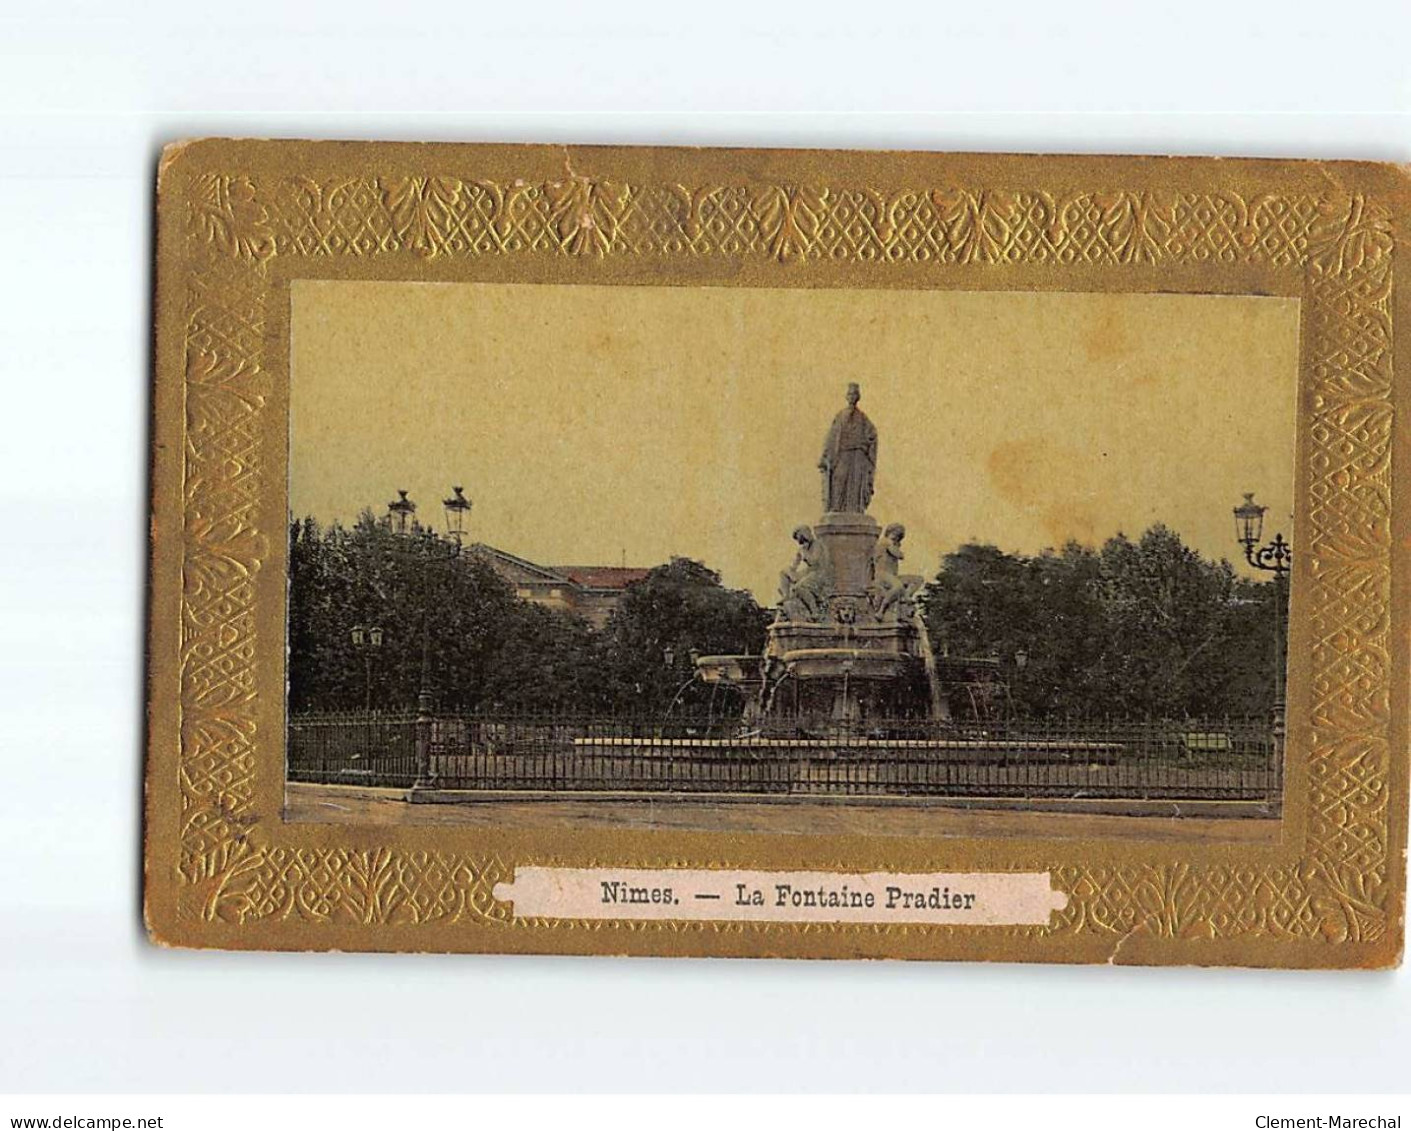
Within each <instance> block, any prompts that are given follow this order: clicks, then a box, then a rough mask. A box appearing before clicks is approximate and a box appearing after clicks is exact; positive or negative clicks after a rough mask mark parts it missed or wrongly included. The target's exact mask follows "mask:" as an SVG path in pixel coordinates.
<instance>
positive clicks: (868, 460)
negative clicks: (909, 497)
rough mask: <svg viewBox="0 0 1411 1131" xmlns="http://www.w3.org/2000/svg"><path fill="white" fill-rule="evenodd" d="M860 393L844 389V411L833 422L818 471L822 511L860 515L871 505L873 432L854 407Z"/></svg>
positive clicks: (874, 462) (874, 465) (852, 387)
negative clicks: (821, 493)
mask: <svg viewBox="0 0 1411 1131" xmlns="http://www.w3.org/2000/svg"><path fill="white" fill-rule="evenodd" d="M861 397H862V392H861V390H860V389H859V388H858V386H857V383H856V382H854V383H852V384H850V385H848V407H847V408H845V409H843V411H842V412H840V413H838V415H837V416H835V417H834V418H833V426H832V427H831V428H829V429H828V438H827V439H826V440H825V441H824V442H823V455H822V456H821V457H820V458H819V461H818V469H819V471H821V472H822V473H823V509H824V511H826V512H828V513H837V512H851V513H854V514H862V513H864V512H866V510H867V507H868V505H869V504H870V503H871V502H872V482H873V478H874V476H875V474H876V471H877V429H876V427H875V426H874V425H873V423H872V421H870V420H868V419H867V414H866V413H864V412H863V411H862V409H860V408H858V407H857V402H858V401H859V400H860V399H861Z"/></svg>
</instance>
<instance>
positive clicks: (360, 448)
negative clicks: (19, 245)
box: [145, 140, 1411, 968]
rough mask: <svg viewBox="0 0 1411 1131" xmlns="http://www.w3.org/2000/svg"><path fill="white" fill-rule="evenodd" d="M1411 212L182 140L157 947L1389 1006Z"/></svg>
mask: <svg viewBox="0 0 1411 1131" xmlns="http://www.w3.org/2000/svg"><path fill="white" fill-rule="evenodd" d="M1408 205H1411V192H1408V181H1407V178H1406V175H1405V173H1404V171H1402V170H1400V169H1397V168H1394V167H1390V166H1378V165H1368V164H1353V163H1336V162H1333V163H1317V162H1294V161H1231V160H1220V161H1216V160H1202V159H1174V158H1173V159H1152V158H1119V157H1113V158H1099V157H1020V156H973V155H949V154H936V153H858V152H826V151H761V150H755V151H750V150H725V149H721V150H699V149H696V150H673V149H631V148H607V149H598V148H579V147H570V148H568V149H563V148H551V147H542V146H479V145H423V144H417V145H411V144H381V143H378V144H373V143H332V142H312V141H310V142H263V141H231V140H205V141H196V142H190V143H184V144H179V145H173V146H171V147H169V148H168V150H167V151H166V153H165V154H164V155H163V158H162V161H161V167H160V170H159V175H158V229H159V234H158V247H157V267H156V272H157V303H156V329H155V341H156V351H155V358H156V363H155V366H156V373H155V393H154V452H153V501H152V575H151V623H150V651H149V656H150V661H149V721H150V727H149V752H148V768H147V820H146V850H145V851H146V869H147V878H146V914H147V922H148V926H149V930H150V932H151V934H152V936H153V938H154V939H155V940H157V941H159V942H162V943H166V944H171V945H181V946H196V947H222V948H265V949H300V950H325V949H339V950H349V949H360V950H379V951H385V950H404V951H468V952H501V953H512V952H539V953H564V954H622V955H681V956H716V955H718V956H778V957H832V958H842V957H888V958H919V959H991V960H995V959H998V960H1007V961H1021V962H1097V963H1103V962H1106V963H1138V964H1171V963H1180V964H1200V965H1219V964H1233V965H1254V966H1278V967H1351V968H1375V967H1385V966H1388V965H1394V964H1395V963H1396V962H1398V961H1399V959H1400V953H1401V948H1402V940H1403V932H1404V900H1405V880H1406V865H1405V846H1406V818H1407V758H1406V750H1407V729H1406V728H1407V687H1408V681H1407V678H1406V676H1407V667H1406V661H1407V629H1408V624H1409V623H1411V622H1409V621H1408V610H1407V596H1408V590H1407V584H1406V580H1405V579H1406V578H1407V577H1411V572H1408V568H1407V566H1408V562H1407V554H1408V546H1411V541H1408V534H1409V533H1411V521H1408V520H1409V519H1411V507H1408V505H1407V503H1406V502H1405V501H1404V500H1402V498H1401V494H1402V489H1401V486H1400V482H1401V479H1402V478H1403V475H1402V467H1403V464H1404V463H1405V460H1406V457H1407V455H1408V454H1411V448H1408V445H1409V444H1411V440H1408V436H1411V433H1408V431H1407V428H1406V425H1405V424H1404V422H1403V421H1402V420H1401V419H1400V418H1398V417H1397V416H1396V414H1395V406H1396V403H1397V399H1398V397H1399V395H1400V391H1401V389H1402V388H1404V387H1405V385H1406V381H1407V377H1406V374H1407V372H1408V363H1407V361H1406V359H1405V355H1406V353H1407V350H1406V349H1405V348H1403V349H1402V351H1401V353H1400V354H1398V352H1397V346H1396V344H1395V340H1394V334H1393V329H1394V327H1395V326H1396V324H1397V323H1398V322H1402V321H1406V320H1407V319H1408V318H1411V310H1408V302H1407V298H1406V294H1405V292H1404V289H1399V288H1398V287H1397V286H1396V279H1395V273H1394V266H1395V263H1396V255H1397V248H1398V246H1399V244H1400V243H1401V233H1402V231H1403V230H1404V224H1405V221H1406V218H1407V216H1408V214H1411V213H1408ZM1408 342H1411V337H1408ZM1398 357H1400V358H1402V360H1401V361H1400V362H1399V363H1398V362H1397V358H1398Z"/></svg>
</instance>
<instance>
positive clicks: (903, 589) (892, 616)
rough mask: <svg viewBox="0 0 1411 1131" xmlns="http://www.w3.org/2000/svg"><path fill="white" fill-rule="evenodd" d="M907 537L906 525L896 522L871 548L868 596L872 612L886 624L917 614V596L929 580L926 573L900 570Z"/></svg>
mask: <svg viewBox="0 0 1411 1131" xmlns="http://www.w3.org/2000/svg"><path fill="white" fill-rule="evenodd" d="M905 537H906V527H904V526H903V525H902V524H901V523H899V522H894V523H892V524H891V525H890V526H888V527H887V529H886V530H884V531H883V532H882V537H880V538H878V539H877V547H876V549H874V550H873V551H872V584H871V585H869V586H868V587H867V598H868V601H869V603H870V604H871V606H872V614H873V615H874V616H875V617H876V618H877V619H878V620H879V621H881V622H882V623H883V624H888V623H895V622H897V621H910V620H911V619H912V618H913V617H915V616H916V596H917V594H918V593H920V592H921V590H922V588H923V587H924V586H925V584H926V579H925V578H924V577H918V576H917V575H915V574H903V573H902V572H901V563H902V560H903V559H904V558H905V557H906V555H905V554H903V553H902V549H901V540H902V539H903V538H905Z"/></svg>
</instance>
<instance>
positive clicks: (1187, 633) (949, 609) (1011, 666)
mask: <svg viewBox="0 0 1411 1131" xmlns="http://www.w3.org/2000/svg"><path fill="white" fill-rule="evenodd" d="M1274 600H1275V586H1274V584H1273V583H1272V582H1262V581H1254V580H1250V579H1247V578H1242V577H1240V576H1238V575H1237V574H1236V573H1235V571H1234V569H1233V568H1232V567H1231V566H1230V564H1229V563H1228V562H1226V561H1220V562H1212V561H1210V560H1208V559H1206V558H1204V557H1202V556H1201V555H1200V554H1199V553H1198V552H1197V551H1195V550H1193V549H1191V548H1190V547H1188V546H1186V545H1185V544H1184V543H1183V542H1182V541H1181V539H1180V537H1179V536H1178V535H1177V534H1175V533H1174V532H1173V531H1171V530H1169V529H1167V528H1166V527H1165V526H1161V525H1156V526H1153V527H1151V529H1149V530H1147V531H1146V533H1145V534H1143V535H1142V536H1141V538H1140V539H1138V540H1137V541H1135V542H1134V541H1132V540H1130V539H1129V538H1127V537H1125V536H1123V535H1118V536H1117V537H1115V538H1112V539H1109V540H1108V541H1107V542H1106V543H1105V544H1104V545H1103V546H1102V548H1101V549H1097V550H1095V549H1091V548H1089V547H1085V546H1080V545H1078V544H1076V543H1070V544H1069V545H1067V546H1065V547H1063V548H1062V549H1061V550H1046V551H1044V552H1043V553H1041V554H1037V555H1033V556H1026V555H1021V554H1008V553H1005V552H1003V551H1001V550H999V549H997V548H996V547H994V546H988V545H975V544H971V545H966V546H962V547H961V548H960V549H958V550H957V551H955V552H954V553H952V554H948V555H946V557H945V559H944V561H943V562H942V565H941V569H940V572H939V573H938V574H937V576H936V579H935V581H934V582H933V583H932V585H931V586H930V587H929V588H928V590H927V592H926V594H925V596H924V598H923V613H924V616H925V617H926V622H927V628H928V630H929V632H930V634H931V638H932V640H933V642H934V643H935V645H936V647H937V649H938V650H940V651H944V652H946V653H948V654H950V655H952V656H994V657H997V658H998V659H999V660H1000V662H1001V665H1002V667H1003V669H1004V670H1005V673H1006V678H1007V680H1008V682H1009V686H1010V697H1011V700H1012V703H1013V706H1014V708H1015V709H1016V710H1017V711H1019V712H1021V713H1024V714H1031V715H1055V714H1057V715H1064V714H1073V715H1113V716H1124V717H1133V716H1137V717H1141V716H1153V717H1167V718H1179V717H1199V716H1207V717H1208V716H1217V715H1244V714H1257V713H1263V712H1266V711H1268V710H1269V709H1271V708H1272V705H1273V696H1274V692H1273V673H1274V604H1273V602H1274ZM1021 658H1022V661H1023V662H1022V663H1021Z"/></svg>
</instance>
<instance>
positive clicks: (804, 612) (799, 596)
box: [779, 526, 833, 621]
mask: <svg viewBox="0 0 1411 1131" xmlns="http://www.w3.org/2000/svg"><path fill="white" fill-rule="evenodd" d="M794 541H795V542H797V543H798V545H799V549H798V553H796V554H795V555H794V561H793V564H792V565H790V566H789V568H788V569H786V570H785V571H784V572H783V573H781V574H780V575H779V619H780V620H785V621H821V620H823V619H824V617H825V616H826V614H827V611H828V598H829V597H830V596H832V593H833V560H832V558H831V556H830V555H829V553H828V547H827V546H826V545H824V543H823V542H822V540H821V539H819V538H818V537H817V536H816V535H815V534H814V533H813V528H812V527H809V526H799V527H796V528H795V530H794Z"/></svg>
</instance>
